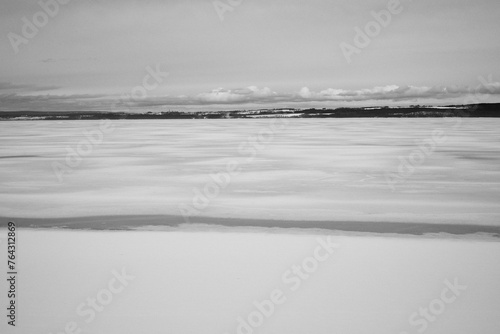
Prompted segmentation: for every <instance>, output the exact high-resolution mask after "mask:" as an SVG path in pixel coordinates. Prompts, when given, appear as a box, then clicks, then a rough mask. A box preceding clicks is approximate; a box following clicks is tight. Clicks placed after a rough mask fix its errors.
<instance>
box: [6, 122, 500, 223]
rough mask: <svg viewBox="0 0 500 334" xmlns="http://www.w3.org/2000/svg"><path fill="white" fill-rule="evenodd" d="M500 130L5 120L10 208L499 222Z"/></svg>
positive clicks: (488, 125) (57, 212) (482, 126)
mask: <svg viewBox="0 0 500 334" xmlns="http://www.w3.org/2000/svg"><path fill="white" fill-rule="evenodd" d="M499 126H500V120H498V119H467V118H464V119H456V118H444V119H322V120H319V119H314V120H306V119H266V120H165V121H160V120H154V121H152V120H148V121H114V122H111V125H109V124H104V125H102V124H101V125H100V122H98V121H61V122H57V121H28V122H23V121H15V122H0V185H1V187H0V216H5V217H9V216H10V217H32V218H44V217H78V216H88V215H116V214H121V215H129V214H171V215H181V214H182V213H183V212H184V213H185V215H188V216H189V215H200V216H211V217H234V218H263V219H280V220H330V221H332V220H338V221H385V222H407V221H408V222H424V223H453V224H493V225H498V224H500V223H499V222H500V206H499V205H498V203H499V202H500V169H499V168H498V166H499V164H500V132H499V131H498V128H499ZM99 133H100V134H101V135H99ZM101 136H102V137H101Z"/></svg>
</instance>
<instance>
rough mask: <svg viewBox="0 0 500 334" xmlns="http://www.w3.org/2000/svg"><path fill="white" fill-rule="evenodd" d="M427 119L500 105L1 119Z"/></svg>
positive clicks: (484, 112)
mask: <svg viewBox="0 0 500 334" xmlns="http://www.w3.org/2000/svg"><path fill="white" fill-rule="evenodd" d="M269 117H270V118H273V117H290V118H363V117H367V118H376V117H381V118H409V117H412V118H423V117H437V118H439V117H500V103H491V104H474V105H465V106H462V105H457V106H447V107H439V108H437V107H430V106H418V105H417V106H410V107H398V108H392V107H374V108H336V109H327V108H322V109H315V108H311V109H286V108H280V109H259V110H234V111H211V112H204V111H195V112H185V111H163V112H151V111H144V112H142V113H141V112H100V111H82V112H74V111H71V112H69V111H4V112H0V120H16V119H28V120H29V119H32V120H79V119H81V120H96V119H97V120H99V119H228V118H269Z"/></svg>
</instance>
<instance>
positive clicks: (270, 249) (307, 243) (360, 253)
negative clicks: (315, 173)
mask: <svg viewBox="0 0 500 334" xmlns="http://www.w3.org/2000/svg"><path fill="white" fill-rule="evenodd" d="M4 232H5V230H3V231H2V230H0V235H1V236H2V237H3V236H5V233H4ZM18 236H19V243H18V265H19V270H18V271H19V276H18V278H19V279H18V286H17V291H18V292H19V297H18V300H17V307H18V319H17V325H16V328H15V332H16V333H20V334H32V333H53V334H55V333H65V332H66V333H82V334H101V333H106V334H125V333H127V334H128V333H130V334H132V333H158V334H159V333H178V334H192V333H204V334H225V333H228V334H236V333H261V334H268V333H269V334H271V333H274V334H303V333H312V334H331V333H347V334H348V333H370V334H388V333H389V334H390V333H394V334H401V333H409V334H414V333H415V334H416V333H420V332H425V333H427V334H470V333H481V334H498V333H499V332H500V267H499V266H498V263H499V256H498V255H499V254H500V243H499V242H488V241H477V240H476V241H474V240H452V239H427V238H422V237H410V238H401V237H398V238H393V237H369V236H364V237H354V236H331V237H330V239H329V236H328V235H326V234H317V235H310V234H304V233H284V232H280V233H265V232H264V231H258V230H253V231H245V230H234V229H223V230H212V231H197V230H196V229H192V230H189V229H187V230H182V229H181V230H178V231H170V232H165V231H126V232H116V231H114V232H110V231H92V232H90V231H67V230H29V229H21V230H18ZM3 241H4V240H3ZM2 248H4V247H2ZM2 262H3V263H4V264H2V266H1V268H2V270H4V269H6V268H5V262H6V261H2ZM294 266H295V269H294ZM0 289H1V291H2V297H1V298H0V301H1V302H2V304H3V305H6V297H5V295H6V294H4V293H3V292H5V291H7V282H6V280H5V279H2V280H1V283H0ZM266 301H267V302H266ZM257 305H260V306H257ZM3 309H4V310H5V308H4V307H3ZM3 313H5V311H4V312H3ZM4 317H5V315H3V318H4ZM240 317H241V319H240ZM244 323H246V325H245V324H244ZM66 328H69V329H70V330H69V331H66V330H65V329H66ZM7 329H8V326H7V324H6V320H5V318H4V320H3V321H2V322H1V324H0V331H1V332H2V333H6V332H8V331H7ZM79 330H81V332H80V331H79Z"/></svg>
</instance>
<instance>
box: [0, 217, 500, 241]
mask: <svg viewBox="0 0 500 334" xmlns="http://www.w3.org/2000/svg"><path fill="white" fill-rule="evenodd" d="M9 221H13V222H15V223H16V225H17V226H18V227H27V228H61V229H72V230H109V231H127V230H135V229H137V228H144V227H152V226H154V227H171V228H176V227H181V226H189V225H193V226H196V225H200V224H202V225H206V226H223V227H250V228H251V227H258V228H279V229H301V230H304V231H306V230H329V231H338V232H359V233H376V234H401V235H413V236H423V235H426V234H438V233H446V234H450V235H454V236H465V235H475V234H487V235H489V236H492V237H494V238H499V239H500V226H492V225H470V224H469V225H460V224H425V223H386V222H336V221H285V220H264V219H262V220H259V219H241V218H212V217H192V218H191V223H190V224H186V223H185V222H184V219H183V218H182V217H181V216H173V215H141V216H95V217H71V218H13V217H11V218H7V217H0V227H5V226H6V225H7V223H8V222H9Z"/></svg>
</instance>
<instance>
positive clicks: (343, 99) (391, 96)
mask: <svg viewBox="0 0 500 334" xmlns="http://www.w3.org/2000/svg"><path fill="white" fill-rule="evenodd" d="M483 81H484V82H483V83H482V84H481V85H479V86H477V87H467V86H461V87H460V86H449V87H447V86H434V87H425V86H398V85H386V86H376V87H372V88H365V89H359V90H347V89H339V88H327V89H323V90H320V91H313V90H311V89H310V88H308V87H302V88H301V89H299V90H298V91H296V92H285V93H280V92H276V91H273V90H272V89H270V88H269V87H263V88H259V87H257V86H248V87H245V88H235V89H225V88H216V89H213V90H211V91H209V92H204V93H200V94H197V95H192V96H188V95H180V96H149V97H145V98H137V99H134V98H131V97H130V96H121V97H119V96H117V95H116V96H109V95H104V94H73V95H54V94H45V95H41V94H35V93H34V92H32V93H31V94H19V93H13V92H11V91H12V90H16V89H17V90H21V91H23V90H27V89H30V88H31V89H34V90H36V89H39V90H43V89H48V88H47V87H45V88H42V87H38V86H30V85H16V84H12V83H0V103H1V107H0V108H1V109H0V110H4V111H5V110H82V111H84V110H115V111H126V110H129V111H132V110H143V109H144V108H149V107H174V108H178V107H197V108H204V107H205V108H209V107H211V106H212V107H215V106H235V107H238V106H240V107H241V106H245V105H263V106H265V107H273V106H274V105H277V104H282V105H283V104H285V105H286V104H294V103H297V104H301V105H308V106H311V107H314V106H315V104H320V103H325V102H335V103H338V104H339V105H342V103H359V104H361V103H385V104H388V103H389V102H390V103H400V104H403V103H405V102H414V101H415V100H421V101H422V102H425V101H429V100H440V101H442V103H452V101H455V102H456V101H457V98H458V99H462V101H466V97H468V96H470V95H472V94H483V95H500V83H499V82H493V81H492V80H491V78H489V81H486V80H483ZM2 90H3V91H5V92H6V93H4V94H2ZM483 100H484V99H483ZM459 101H460V100H459ZM468 101H470V100H468ZM458 103H460V102H458Z"/></svg>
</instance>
